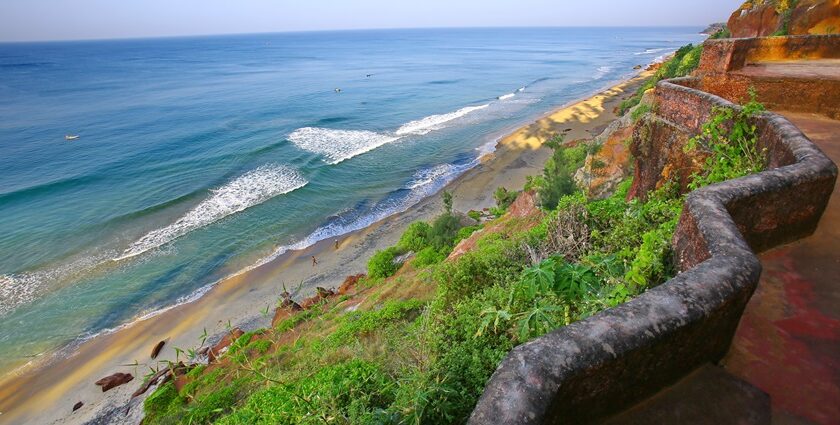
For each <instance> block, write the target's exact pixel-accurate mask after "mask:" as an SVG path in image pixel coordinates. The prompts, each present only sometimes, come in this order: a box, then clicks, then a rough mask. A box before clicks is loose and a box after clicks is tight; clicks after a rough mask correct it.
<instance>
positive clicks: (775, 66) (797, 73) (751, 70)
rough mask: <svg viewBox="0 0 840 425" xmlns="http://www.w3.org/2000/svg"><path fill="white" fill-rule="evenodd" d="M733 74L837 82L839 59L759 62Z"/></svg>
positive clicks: (839, 72)
mask: <svg viewBox="0 0 840 425" xmlns="http://www.w3.org/2000/svg"><path fill="white" fill-rule="evenodd" d="M734 74H743V75H747V76H749V77H773V78H801V79H809V80H810V79H813V80H838V79H840V59H820V60H810V61H780V62H759V63H753V64H749V65H747V66H745V67H744V68H742V69H740V70H738V71H736V72H734Z"/></svg>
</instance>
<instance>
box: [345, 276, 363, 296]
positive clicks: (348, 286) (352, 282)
mask: <svg viewBox="0 0 840 425" xmlns="http://www.w3.org/2000/svg"><path fill="white" fill-rule="evenodd" d="M365 276H367V275H366V274H364V273H359V274H357V275H353V276H347V277H346V278H345V279H344V282H342V283H341V286H339V287H338V295H347V294H348V293H350V291H352V290H353V289H355V288H356V285H357V284H358V283H359V281H360V280H362V279H364V277H365Z"/></svg>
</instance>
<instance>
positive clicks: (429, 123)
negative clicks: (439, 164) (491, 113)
mask: <svg viewBox="0 0 840 425" xmlns="http://www.w3.org/2000/svg"><path fill="white" fill-rule="evenodd" d="M488 106H490V104H489V103H488V104H484V105H478V106H467V107H465V108H461V109H459V110H457V111H455V112H450V113H448V114H440V115H430V116H428V117H426V118H422V119H419V120H416V121H411V122H409V123H407V124H404V125H403V126H402V127H400V128H399V129H397V132H396V134H397V135H399V136H403V135H407V134H415V135H423V134H428V133H429V132H431V131H434V130H439V129H441V128H443V124H445V123H447V122H449V121H452V120H455V119H458V118H461V117H463V116H465V115H467V114H469V113H471V112H475V111H478V110H480V109H484V108H486V107H488Z"/></svg>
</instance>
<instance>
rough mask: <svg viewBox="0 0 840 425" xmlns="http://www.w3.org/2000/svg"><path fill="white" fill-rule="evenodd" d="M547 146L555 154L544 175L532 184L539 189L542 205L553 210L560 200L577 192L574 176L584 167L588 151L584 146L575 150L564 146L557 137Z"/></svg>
mask: <svg viewBox="0 0 840 425" xmlns="http://www.w3.org/2000/svg"><path fill="white" fill-rule="evenodd" d="M546 145H547V146H548V147H550V148H552V149H553V150H554V152H553V153H552V155H551V158H549V159H548V161H546V163H545V166H544V167H543V175H542V176H539V177H537V178H534V179H533V180H532V181H531V184H532V186H534V187H535V188H536V189H537V195H538V196H539V201H540V205H541V206H542V207H543V208H546V209H549V210H553V209H555V208H557V202H559V201H560V198H562V197H563V196H565V195H568V194H571V193H573V192H575V191H576V190H577V186H576V185H575V181H574V177H573V176H574V174H575V172H576V171H577V169H578V168H580V167H581V166H582V165H583V161H584V160H585V159H586V150H585V147H584V146H582V145H581V146H576V147H573V148H568V147H565V146H563V138H562V137H555V138H554V139H552V140H551V141H549V142H546Z"/></svg>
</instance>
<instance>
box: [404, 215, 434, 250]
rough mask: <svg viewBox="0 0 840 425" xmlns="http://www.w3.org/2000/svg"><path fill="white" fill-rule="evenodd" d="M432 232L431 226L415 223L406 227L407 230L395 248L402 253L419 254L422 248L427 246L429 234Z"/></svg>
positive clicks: (420, 222) (421, 222)
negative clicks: (412, 252)
mask: <svg viewBox="0 0 840 425" xmlns="http://www.w3.org/2000/svg"><path fill="white" fill-rule="evenodd" d="M431 231H432V226H429V224H428V223H426V222H424V221H415V222H414V223H411V224H409V225H408V229H406V230H405V233H403V234H402V236H401V237H400V241H399V243H397V247H398V248H399V249H400V250H401V251H403V252H408V251H414V252H420V251H421V250H422V249H423V248H425V247H427V246H429V234H430V233H431Z"/></svg>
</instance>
